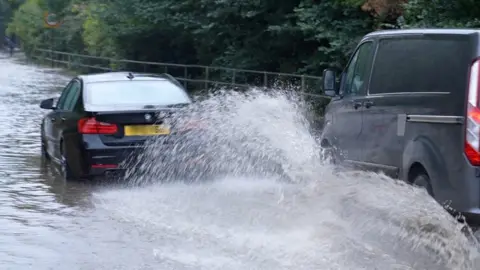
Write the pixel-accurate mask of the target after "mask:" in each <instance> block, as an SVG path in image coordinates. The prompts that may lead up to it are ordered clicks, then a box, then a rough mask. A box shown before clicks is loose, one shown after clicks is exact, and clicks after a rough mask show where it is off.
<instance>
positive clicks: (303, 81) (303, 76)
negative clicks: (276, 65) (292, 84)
mask: <svg viewBox="0 0 480 270" xmlns="http://www.w3.org/2000/svg"><path fill="white" fill-rule="evenodd" d="M302 92H305V75H302Z"/></svg>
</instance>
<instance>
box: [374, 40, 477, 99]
mask: <svg viewBox="0 0 480 270" xmlns="http://www.w3.org/2000/svg"><path fill="white" fill-rule="evenodd" d="M470 51H471V50H469V42H468V39H467V38H466V37H463V38H462V37H461V36H451V37H447V36H439V37H408V38H388V39H383V40H381V41H380V42H379V46H378V50H377V55H376V58H375V64H374V67H373V74H372V78H371V82H370V89H369V93H370V94H382V93H402V92H403V93H404V92H456V91H461V90H463V89H465V87H466V79H467V73H468V68H469V63H470V59H471V55H470V53H471V52H470Z"/></svg>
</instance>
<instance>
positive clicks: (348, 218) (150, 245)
mask: <svg viewBox="0 0 480 270" xmlns="http://www.w3.org/2000/svg"><path fill="white" fill-rule="evenodd" d="M68 80H69V78H67V77H66V76H63V75H60V74H59V73H58V72H57V70H51V69H44V68H39V67H34V66H29V65H26V64H24V63H22V62H21V61H19V60H11V59H8V58H1V59H0V124H1V128H0V149H1V150H0V268H1V269H5V270H7V269H14V270H22V269H35V270H43V269H55V270H56V269H60V270H61V269H69V270H74V269H89V270H92V269H95V270H100V269H108V270H114V269H128V270H134V269H145V270H147V269H156V270H158V269H174V270H184V269H192V270H201V269H205V270H214V269H219V270H226V269H228V270H236V269H244V270H254V269H264V270H270V269H271V270H282V269H294V270H301V269H322V270H324V269H336V270H338V269H340V270H341V269H369V270H371V269H381V270H389V269H419V270H425V269H429V270H434V269H455V270H460V269H480V264H478V250H477V247H476V246H475V245H474V244H473V243H469V242H468V241H467V240H466V238H465V237H464V236H463V235H462V234H461V233H460V231H459V226H457V225H456V224H455V222H453V221H452V219H450V217H449V216H448V215H446V214H444V212H443V211H442V209H441V208H440V207H438V206H437V205H436V204H435V203H433V201H432V200H430V199H429V198H426V197H425V196H424V193H423V191H419V190H413V189H411V188H410V187H403V186H397V185H395V184H393V183H390V182H389V181H388V180H385V179H383V178H382V177H380V176H375V175H372V174H362V173H360V174H355V175H354V174H347V173H346V174H344V175H335V174H333V173H332V171H331V170H330V169H329V168H317V169H318V170H317V171H318V172H321V173H319V174H317V178H318V179H316V180H318V181H312V182H311V183H309V184H298V185H293V184H284V183H279V182H276V181H274V180H269V179H242V178H232V179H228V178H227V179H223V180H219V181H216V182H210V183H208V184H203V185H185V184H169V185H153V186H149V187H138V188H125V187H121V186H103V187H99V186H94V185H92V184H89V183H82V182H68V183H66V182H64V181H63V180H62V179H60V178H59V177H58V176H57V175H58V174H57V173H56V169H55V167H54V166H50V165H48V164H47V165H45V164H43V163H42V160H41V157H40V140H39V123H40V120H41V118H42V117H43V115H44V114H45V113H46V112H45V111H42V110H41V109H40V108H39V103H40V101H41V100H42V99H45V98H49V97H52V96H58V94H59V90H60V89H61V88H62V86H64V85H65V83H66V82H67V81H68ZM272 104H273V105H275V104H277V103H272V102H271V103H269V105H268V106H273V105H272ZM268 106H267V107H268ZM264 107H265V106H264ZM252 108H257V109H261V108H262V106H252ZM257 115H258V114H257ZM279 118H281V119H283V121H287V120H288V119H289V118H288V117H279ZM285 119H287V120H285ZM264 128H265V129H266V130H267V129H268V125H264ZM282 128H283V129H285V128H290V129H295V124H294V123H290V125H282ZM295 132H296V134H300V133H301V132H303V131H301V130H300V131H299V130H296V131H295V130H294V132H293V133H295ZM274 133H275V132H272V134H274ZM293 133H292V134H293ZM304 135H305V136H307V135H308V134H304ZM275 136H278V134H275ZM297 136H298V135H297ZM278 145H285V143H279V144H278ZM292 145H293V144H292ZM301 147H302V146H301V145H300V146H299V145H295V147H293V146H292V149H293V148H295V149H296V150H295V151H298V152H299V153H301V152H302V149H301ZM303 147H304V148H305V149H307V148H311V145H304V146H303ZM292 160H293V159H292ZM297 165H298V164H297ZM297 168H298V167H297Z"/></svg>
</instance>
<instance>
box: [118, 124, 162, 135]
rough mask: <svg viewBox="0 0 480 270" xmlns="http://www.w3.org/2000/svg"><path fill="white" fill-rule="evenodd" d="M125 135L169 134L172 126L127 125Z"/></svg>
mask: <svg viewBox="0 0 480 270" xmlns="http://www.w3.org/2000/svg"><path fill="white" fill-rule="evenodd" d="M124 129H125V136H152V135H169V134H170V128H169V127H165V126H162V125H135V126H125V127H124Z"/></svg>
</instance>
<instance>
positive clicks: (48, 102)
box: [40, 98, 55, 110]
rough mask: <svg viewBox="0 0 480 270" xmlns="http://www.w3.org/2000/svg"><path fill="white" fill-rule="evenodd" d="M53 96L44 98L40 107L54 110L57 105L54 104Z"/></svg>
mask: <svg viewBox="0 0 480 270" xmlns="http://www.w3.org/2000/svg"><path fill="white" fill-rule="evenodd" d="M53 102H54V101H53V98H49V99H45V100H42V102H41V103H40V108H42V109H45V110H54V109H55V106H54V105H53Z"/></svg>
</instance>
